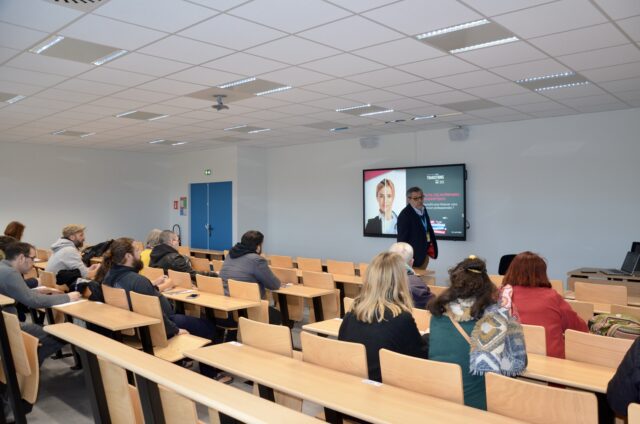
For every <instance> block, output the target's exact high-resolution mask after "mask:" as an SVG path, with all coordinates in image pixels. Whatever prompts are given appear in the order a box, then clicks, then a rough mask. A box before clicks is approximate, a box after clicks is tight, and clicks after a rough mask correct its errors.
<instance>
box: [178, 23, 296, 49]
mask: <svg viewBox="0 0 640 424" xmlns="http://www.w3.org/2000/svg"><path fill="white" fill-rule="evenodd" d="M180 35H182V36H184V37H189V38H194V39H196V40H201V41H206V42H208V43H212V44H217V45H219V46H223V47H227V48H230V49H234V50H244V49H247V48H249V47H253V46H256V45H258V44H262V43H266V42H268V41H271V40H275V39H276V38H280V37H284V36H286V35H287V34H286V33H284V32H281V31H276V30H274V29H271V28H267V27H265V26H263V25H259V24H255V23H253V22H248V21H246V20H244V19H239V18H236V17H233V16H229V15H218V16H216V17H214V18H211V19H209V20H207V21H205V22H202V23H200V24H198V25H195V26H193V27H191V28H188V29H186V30H184V31H182V32H181V33H180Z"/></svg>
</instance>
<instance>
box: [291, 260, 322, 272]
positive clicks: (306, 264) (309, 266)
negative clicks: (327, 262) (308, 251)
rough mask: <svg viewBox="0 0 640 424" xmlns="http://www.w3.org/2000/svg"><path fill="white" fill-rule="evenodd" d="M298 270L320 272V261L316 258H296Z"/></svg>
mask: <svg viewBox="0 0 640 424" xmlns="http://www.w3.org/2000/svg"><path fill="white" fill-rule="evenodd" d="M296 261H297V262H298V269H301V270H303V271H313V272H322V261H321V260H320V259H316V258H301V257H299V256H298V258H297V259H296Z"/></svg>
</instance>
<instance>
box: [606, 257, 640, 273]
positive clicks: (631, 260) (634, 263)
mask: <svg viewBox="0 0 640 424" xmlns="http://www.w3.org/2000/svg"><path fill="white" fill-rule="evenodd" d="M639 263H640V253H638V252H627V256H625V258H624V262H623V263H622V267H621V268H620V269H601V270H600V272H601V273H603V274H606V275H633V273H634V272H636V270H638V269H639V266H638V264H639Z"/></svg>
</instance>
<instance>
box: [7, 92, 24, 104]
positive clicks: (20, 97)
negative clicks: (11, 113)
mask: <svg viewBox="0 0 640 424" xmlns="http://www.w3.org/2000/svg"><path fill="white" fill-rule="evenodd" d="M26 98H27V96H23V95H20V94H19V95H17V96H15V97H12V98H10V99H9V100H5V101H6V102H7V103H9V104H10V105H12V104H14V103H17V102H19V101H20V100H22V99H26Z"/></svg>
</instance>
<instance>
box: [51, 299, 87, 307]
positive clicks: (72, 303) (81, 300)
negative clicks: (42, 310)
mask: <svg viewBox="0 0 640 424" xmlns="http://www.w3.org/2000/svg"><path fill="white" fill-rule="evenodd" d="M86 301H87V299H78V300H76V301H73V302H67V303H61V304H59V305H55V306H56V307H57V308H64V307H65V306H69V305H75V304H77V303H82V302H86Z"/></svg>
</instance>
